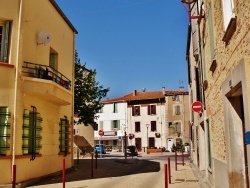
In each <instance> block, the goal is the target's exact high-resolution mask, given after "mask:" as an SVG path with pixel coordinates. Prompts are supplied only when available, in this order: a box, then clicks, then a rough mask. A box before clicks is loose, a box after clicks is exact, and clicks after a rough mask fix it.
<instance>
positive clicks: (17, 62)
mask: <svg viewBox="0 0 250 188" xmlns="http://www.w3.org/2000/svg"><path fill="white" fill-rule="evenodd" d="M22 6H23V0H20V2H19V13H18V34H17V49H16V50H17V59H16V66H15V67H16V69H15V71H16V72H15V88H14V120H13V129H12V135H13V137H12V138H13V139H12V177H11V179H12V182H13V180H14V177H15V174H14V173H15V170H14V166H15V163H16V162H15V157H16V148H15V145H16V120H17V117H16V114H17V84H18V70H19V59H20V57H19V56H20V50H19V49H20V35H21V21H22ZM14 181H15V180H14ZM13 183H15V182H13Z"/></svg>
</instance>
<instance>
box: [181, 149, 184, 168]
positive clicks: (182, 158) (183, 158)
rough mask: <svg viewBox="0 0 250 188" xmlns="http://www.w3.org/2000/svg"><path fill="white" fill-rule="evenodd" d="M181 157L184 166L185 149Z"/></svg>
mask: <svg viewBox="0 0 250 188" xmlns="http://www.w3.org/2000/svg"><path fill="white" fill-rule="evenodd" d="M181 157H182V166H184V153H183V151H182V154H181Z"/></svg>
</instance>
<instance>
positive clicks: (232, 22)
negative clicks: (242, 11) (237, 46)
mask: <svg viewBox="0 0 250 188" xmlns="http://www.w3.org/2000/svg"><path fill="white" fill-rule="evenodd" d="M235 31H236V17H234V18H231V20H230V22H229V24H228V27H227V30H226V32H225V34H224V36H223V38H222V41H223V42H225V43H226V44H228V42H229V40H230V39H231V38H232V36H233V34H234V32H235Z"/></svg>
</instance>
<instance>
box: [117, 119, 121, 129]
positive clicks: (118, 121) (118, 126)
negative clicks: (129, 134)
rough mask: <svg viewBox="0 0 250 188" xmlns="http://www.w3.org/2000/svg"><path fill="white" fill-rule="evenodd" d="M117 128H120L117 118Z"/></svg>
mask: <svg viewBox="0 0 250 188" xmlns="http://www.w3.org/2000/svg"><path fill="white" fill-rule="evenodd" d="M117 130H120V120H117Z"/></svg>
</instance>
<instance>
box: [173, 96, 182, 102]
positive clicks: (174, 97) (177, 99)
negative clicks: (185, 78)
mask: <svg viewBox="0 0 250 188" xmlns="http://www.w3.org/2000/svg"><path fill="white" fill-rule="evenodd" d="M172 99H173V101H179V100H180V97H179V95H173V97H172Z"/></svg>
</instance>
